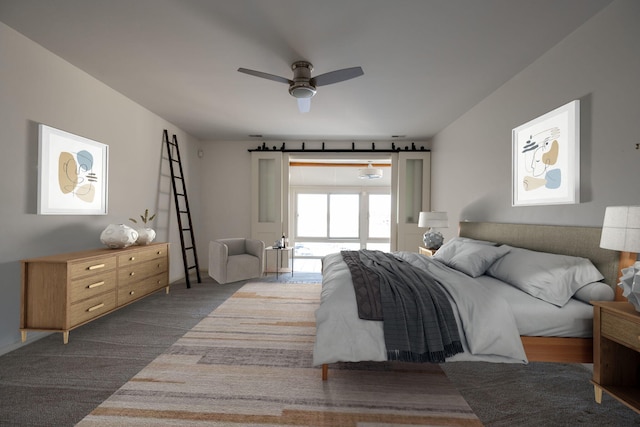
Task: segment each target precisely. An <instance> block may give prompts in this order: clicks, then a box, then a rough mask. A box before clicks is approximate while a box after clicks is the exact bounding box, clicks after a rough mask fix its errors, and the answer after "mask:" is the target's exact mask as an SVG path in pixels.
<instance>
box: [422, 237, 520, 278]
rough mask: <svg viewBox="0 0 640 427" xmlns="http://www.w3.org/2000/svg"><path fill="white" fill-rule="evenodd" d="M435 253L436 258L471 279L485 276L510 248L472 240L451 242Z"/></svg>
mask: <svg viewBox="0 0 640 427" xmlns="http://www.w3.org/2000/svg"><path fill="white" fill-rule="evenodd" d="M447 243H449V244H448V245H443V246H442V247H441V248H440V249H438V251H437V252H436V253H435V255H434V258H435V259H437V260H439V261H441V262H442V263H444V264H446V265H447V266H449V267H451V268H453V269H456V270H458V271H461V272H463V273H465V274H466V275H468V276H471V277H478V276H481V275H483V274H484V272H485V271H486V270H487V268H489V266H490V265H491V264H493V263H494V262H495V260H497V259H498V258H500V257H502V256H503V255H505V254H506V253H507V252H509V249H510V247H508V246H491V245H490V244H487V243H476V242H475V241H472V240H462V239H458V240H453V239H452V240H451V241H449V242H447Z"/></svg>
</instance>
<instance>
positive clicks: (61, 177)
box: [38, 124, 109, 215]
mask: <svg viewBox="0 0 640 427" xmlns="http://www.w3.org/2000/svg"><path fill="white" fill-rule="evenodd" d="M38 136H39V154H38V165H39V177H38V214H41V215H106V214H107V188H108V176H107V175H108V162H109V146H107V145H105V144H101V143H99V142H96V141H93V140H91V139H87V138H84V137H81V136H78V135H74V134H72V133H69V132H65V131H62V130H60V129H55V128H52V127H50V126H47V125H44V124H40V125H39V126H38Z"/></svg>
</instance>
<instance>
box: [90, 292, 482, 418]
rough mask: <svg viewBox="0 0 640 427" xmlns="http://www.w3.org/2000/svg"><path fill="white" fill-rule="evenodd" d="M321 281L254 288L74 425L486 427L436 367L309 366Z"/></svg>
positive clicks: (236, 297) (226, 304)
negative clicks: (325, 369)
mask: <svg viewBox="0 0 640 427" xmlns="http://www.w3.org/2000/svg"><path fill="white" fill-rule="evenodd" d="M320 286H321V285H319V284H297V285H291V284H279V283H257V282H250V283H247V284H246V285H244V286H243V287H242V288H241V289H240V290H238V291H237V292H236V293H235V294H234V295H233V296H232V297H231V298H229V299H228V300H227V301H226V302H224V303H223V304H222V305H221V306H219V307H218V308H217V309H216V310H215V311H213V312H212V313H211V314H210V315H209V316H207V317H206V318H205V319H203V320H202V321H201V322H200V323H199V324H198V325H196V326H195V327H194V328H193V329H192V330H191V331H189V332H188V333H187V334H185V335H184V336H183V337H182V338H181V339H180V340H178V341H177V342H176V343H175V344H174V345H173V346H172V347H170V348H169V349H168V350H167V351H166V352H165V353H164V354H162V355H160V356H159V357H158V358H156V359H155V360H154V361H153V362H151V363H150V364H149V365H148V366H147V367H146V368H144V369H143V370H142V371H140V372H139V373H138V374H137V375H136V376H135V377H134V378H132V379H131V380H130V381H129V382H128V383H126V384H125V385H124V386H123V387H122V388H120V389H119V390H118V391H117V392H116V393H114V394H113V395H112V396H111V397H110V398H109V399H107V400H106V401H105V402H103V403H102V404H101V405H100V406H99V407H98V408H96V409H95V410H94V411H93V412H91V414H89V415H88V416H87V417H85V418H84V419H83V420H82V421H81V422H80V423H79V424H78V426H81V427H86V426H150V425H155V426H240V425H242V426H282V425H286V426H318V427H322V426H327V427H349V426H361V427H382V426H385V427H391V426H408V425H412V426H415V425H422V426H481V425H482V424H481V423H480V421H479V419H478V418H477V417H476V415H475V414H474V413H473V411H472V410H471V409H470V407H469V406H468V405H467V403H466V402H465V401H464V399H463V398H462V396H461V395H460V394H459V393H458V392H457V390H456V389H455V388H454V387H453V386H452V385H451V383H450V382H449V381H448V379H447V377H446V376H445V374H444V373H443V372H442V370H441V369H440V367H439V366H438V365H436V364H421V365H414V364H395V363H394V364H387V363H380V364H340V365H338V366H332V367H331V369H330V370H329V380H328V381H326V382H323V381H322V380H321V370H320V369H319V368H314V367H312V366H311V363H312V350H313V343H314V337H315V323H314V321H315V309H316V308H317V306H318V304H319V297H320Z"/></svg>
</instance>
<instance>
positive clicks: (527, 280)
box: [487, 248, 604, 307]
mask: <svg viewBox="0 0 640 427" xmlns="http://www.w3.org/2000/svg"><path fill="white" fill-rule="evenodd" d="M487 274H488V275H490V276H493V277H495V278H496V279H500V280H502V281H503V282H506V283H509V284H511V285H513V286H515V287H516V288H518V289H520V290H522V291H524V292H526V293H528V294H529V295H531V296H534V297H536V298H539V299H541V300H543V301H546V302H548V303H551V304H554V305H557V306H560V307H562V306H563V305H565V304H566V303H567V301H569V298H571V297H572V296H573V294H575V293H576V291H577V290H578V289H580V288H581V287H583V286H585V285H587V284H588V283H591V282H598V281H600V280H602V279H604V277H603V276H602V274H600V272H599V271H598V269H597V268H595V267H594V266H593V264H592V263H591V261H589V260H588V259H586V258H580V257H573V256H568V255H558V254H551V253H547V252H536V251H531V250H528V249H522V248H511V250H510V251H509V252H508V253H507V254H506V255H505V256H503V257H502V258H500V259H498V260H497V261H496V262H495V263H493V265H491V267H489V268H488V269H487Z"/></svg>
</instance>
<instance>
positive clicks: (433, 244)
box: [418, 212, 449, 250]
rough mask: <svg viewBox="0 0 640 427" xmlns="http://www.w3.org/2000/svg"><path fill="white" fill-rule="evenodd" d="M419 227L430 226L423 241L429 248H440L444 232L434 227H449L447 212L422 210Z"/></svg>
mask: <svg viewBox="0 0 640 427" xmlns="http://www.w3.org/2000/svg"><path fill="white" fill-rule="evenodd" d="M418 227H420V228H429V230H428V231H427V232H426V233H424V236H423V239H422V240H423V242H424V245H425V247H426V248H427V249H431V250H438V249H440V246H442V243H443V242H444V237H442V233H440V232H439V231H436V230H434V228H447V227H449V220H448V218H447V213H446V212H420V216H419V217H418Z"/></svg>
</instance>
